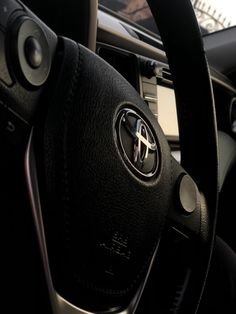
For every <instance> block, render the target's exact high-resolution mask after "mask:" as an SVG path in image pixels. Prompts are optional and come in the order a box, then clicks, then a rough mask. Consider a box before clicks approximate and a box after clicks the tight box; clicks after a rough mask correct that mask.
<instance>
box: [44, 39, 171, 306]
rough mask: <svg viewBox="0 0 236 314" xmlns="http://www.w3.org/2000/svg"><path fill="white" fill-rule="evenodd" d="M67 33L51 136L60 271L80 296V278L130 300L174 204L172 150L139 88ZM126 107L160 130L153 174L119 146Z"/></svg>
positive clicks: (59, 277)
mask: <svg viewBox="0 0 236 314" xmlns="http://www.w3.org/2000/svg"><path fill="white" fill-rule="evenodd" d="M61 41H62V42H63V45H64V56H63V60H62V68H61V73H60V75H59V81H58V82H59V83H58V84H57V85H56V86H55V91H54V93H53V96H52V100H51V104H50V107H49V111H48V115H47V118H46V124H45V136H44V159H45V165H46V166H45V173H46V184H47V194H48V203H47V204H44V217H45V226H46V231H47V237H48V238H47V239H48V247H49V257H50V261H51V265H52V273H53V280H54V282H55V285H56V289H57V290H58V291H59V292H61V293H62V294H63V295H65V296H67V297H68V298H69V300H71V299H72V301H73V302H75V303H77V302H78V300H77V294H78V291H80V288H81V287H83V288H87V289H89V290H90V294H89V297H90V298H91V295H92V293H95V294H98V295H105V296H111V297H116V298H120V297H122V298H123V300H124V298H125V297H126V296H128V295H129V293H130V292H133V291H135V290H134V289H137V287H138V285H139V284H140V281H141V279H142V278H143V276H144V274H145V271H146V270H147V267H148V265H149V262H150V258H151V257H152V255H153V252H154V249H155V246H156V244H157V242H158V239H159V235H160V231H161V228H162V226H163V223H164V219H165V216H166V214H167V211H168V207H169V201H170V199H171V196H172V193H173V186H172V184H173V182H172V174H171V171H170V151H169V147H168V145H167V141H166V139H165V137H164V135H163V133H162V131H161V129H160V127H159V126H158V124H157V122H156V119H155V118H154V116H153V115H152V114H151V112H150V111H149V109H148V107H147V106H146V104H145V103H144V102H143V101H142V100H141V98H140V96H139V95H138V93H137V92H136V91H135V90H134V89H133V87H131V85H130V84H129V83H128V82H127V81H126V80H125V79H124V78H123V77H122V76H121V75H120V74H118V72H116V71H115V70H114V69H113V68H111V67H110V66H109V65H108V64H107V63H105V62H104V61H103V60H102V59H100V58H99V57H97V56H96V55H94V54H92V53H90V52H89V51H88V50H86V49H85V48H84V47H82V46H78V45H77V44H75V43H74V42H71V41H69V40H66V39H61ZM124 106H125V107H129V108H133V109H135V110H137V111H138V112H139V114H140V115H141V116H142V117H144V118H145V119H146V120H148V121H149V122H150V126H151V127H152V128H153V131H154V132H155V137H156V138H157V142H158V146H159V151H160V158H161V160H160V170H159V172H158V174H157V175H156V176H155V177H154V178H152V179H150V180H149V181H145V180H141V179H139V178H138V177H136V176H135V175H134V174H133V173H132V172H131V171H130V170H129V168H128V167H127V166H126V164H125V163H124V161H123V159H122V157H121V155H120V152H119V151H118V148H117V143H116V133H115V119H116V115H117V113H118V111H119V109H120V108H122V107H124ZM107 300H109V298H108V299H106V301H107ZM90 305H91V300H90Z"/></svg>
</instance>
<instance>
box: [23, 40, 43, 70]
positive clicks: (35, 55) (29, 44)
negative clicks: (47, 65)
mask: <svg viewBox="0 0 236 314" xmlns="http://www.w3.org/2000/svg"><path fill="white" fill-rule="evenodd" d="M24 50H25V58H26V60H27V62H28V64H29V66H31V67H32V68H33V69H37V68H39V67H40V66H41V64H42V61H43V51H42V47H41V45H40V43H39V41H38V40H37V39H36V38H35V37H33V36H30V37H28V38H27V39H26V41H25V45H24Z"/></svg>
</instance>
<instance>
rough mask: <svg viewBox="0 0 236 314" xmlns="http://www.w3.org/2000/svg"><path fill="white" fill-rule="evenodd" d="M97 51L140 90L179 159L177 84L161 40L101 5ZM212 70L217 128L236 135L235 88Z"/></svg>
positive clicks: (224, 77) (225, 78)
mask: <svg viewBox="0 0 236 314" xmlns="http://www.w3.org/2000/svg"><path fill="white" fill-rule="evenodd" d="M104 10H105V11H104ZM96 51H97V54H98V55H99V56H100V57H102V58H103V59H104V60H106V61H107V62H108V63H109V64H110V65H112V66H113V67H114V68H115V69H116V70H117V71H118V72H119V73H120V74H121V75H123V76H124V77H125V78H126V79H127V81H129V83H130V84H131V85H132V86H133V87H134V88H135V89H136V90H137V91H138V93H139V94H140V95H141V97H142V98H143V99H144V101H145V102H146V104H147V106H148V107H149V108H150V110H151V111H152V113H153V114H154V116H155V117H156V119H157V120H158V122H159V124H160V125H161V127H162V129H163V132H164V133H165V135H166V137H167V139H168V142H169V144H170V146H171V149H172V152H173V155H174V156H175V157H176V158H177V159H178V160H180V147H179V132H178V120H177V112H176V103H175V94H174V87H173V81H172V77H171V72H170V69H169V66H168V60H167V58H166V55H165V52H164V48H163V46H162V43H161V40H160V39H159V38H158V37H157V36H155V35H154V34H153V35H151V34H148V33H147V32H144V31H142V30H140V29H138V28H137V27H135V26H134V25H131V24H128V23H127V22H126V21H125V20H122V19H121V18H120V17H117V16H115V15H114V14H113V13H112V12H111V11H109V10H107V9H105V8H104V7H102V10H101V8H100V10H99V11H98V29H97V48H96ZM210 73H211V79H212V86H213V92H214V98H215V106H216V115H217V123H218V129H219V130H222V131H224V132H226V133H228V134H229V135H230V136H232V137H234V138H235V136H236V88H235V87H234V85H233V83H232V82H231V81H230V80H229V79H228V78H227V77H226V76H225V75H223V74H221V73H220V72H218V71H216V70H215V69H214V68H212V67H211V65H210ZM191 75H194V73H191V71H190V72H189V78H190V79H191Z"/></svg>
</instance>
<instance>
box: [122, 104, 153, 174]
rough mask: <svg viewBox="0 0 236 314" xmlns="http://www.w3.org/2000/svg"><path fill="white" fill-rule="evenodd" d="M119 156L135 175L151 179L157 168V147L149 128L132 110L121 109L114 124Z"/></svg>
mask: <svg viewBox="0 0 236 314" xmlns="http://www.w3.org/2000/svg"><path fill="white" fill-rule="evenodd" d="M116 132H117V139H118V143H119V148H120V150H121V155H122V156H123V157H124V160H125V162H126V163H127V164H128V166H129V168H130V169H131V170H133V172H134V173H135V174H139V175H141V176H142V177H145V178H151V177H153V176H154V175H155V174H156V172H157V170H158V166H159V154H158V147H157V143H156V140H155V137H154V135H153V132H152V130H151V128H150V127H149V126H148V124H147V122H145V121H144V119H143V118H142V117H141V116H140V115H139V114H138V113H137V112H135V111H134V110H132V109H128V108H123V109H122V110H121V111H120V112H119V114H118V117H117V122H116Z"/></svg>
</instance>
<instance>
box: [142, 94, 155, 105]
mask: <svg viewBox="0 0 236 314" xmlns="http://www.w3.org/2000/svg"><path fill="white" fill-rule="evenodd" d="M144 100H147V101H150V102H153V103H156V102H157V98H156V97H153V96H149V95H144Z"/></svg>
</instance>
